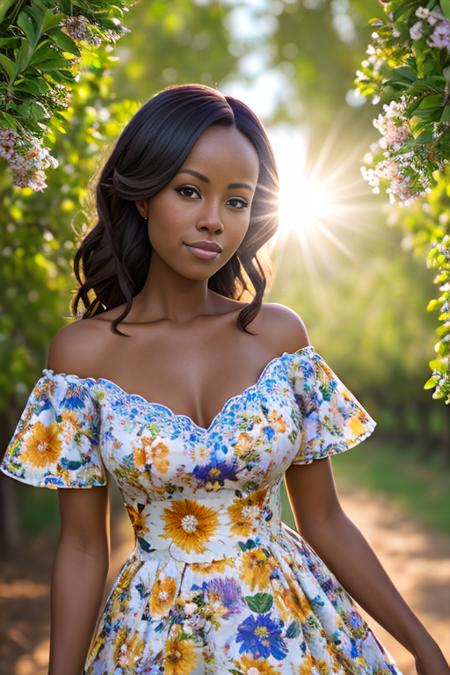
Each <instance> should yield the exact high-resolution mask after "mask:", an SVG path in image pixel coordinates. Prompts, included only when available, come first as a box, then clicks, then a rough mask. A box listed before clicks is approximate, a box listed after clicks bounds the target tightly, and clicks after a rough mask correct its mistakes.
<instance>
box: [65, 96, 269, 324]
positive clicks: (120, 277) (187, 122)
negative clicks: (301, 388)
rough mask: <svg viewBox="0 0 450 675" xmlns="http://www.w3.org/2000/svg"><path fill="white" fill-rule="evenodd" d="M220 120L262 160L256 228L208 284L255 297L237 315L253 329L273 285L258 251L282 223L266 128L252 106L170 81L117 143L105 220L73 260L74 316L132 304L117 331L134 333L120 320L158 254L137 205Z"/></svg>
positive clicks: (253, 215)
mask: <svg viewBox="0 0 450 675" xmlns="http://www.w3.org/2000/svg"><path fill="white" fill-rule="evenodd" d="M213 124H222V125H226V126H232V127H235V128H236V129H238V130H239V131H240V132H241V133H242V134H244V135H245V136H246V137H247V138H248V139H249V140H250V142H251V143H252V144H253V146H254V148H255V149H256V152H257V153H258V157H259V175H258V181H257V186H256V190H255V194H254V197H253V202H252V206H251V211H250V223H249V227H248V230H247V232H246V234H245V237H244V238H243V240H242V242H241V244H240V246H239V248H238V249H237V251H236V252H235V254H234V255H233V256H232V257H231V258H230V259H229V260H228V261H227V262H226V263H225V265H224V266H223V267H222V268H221V269H219V270H218V271H217V272H216V273H215V274H213V275H212V276H211V277H210V278H209V279H208V288H210V289H211V290H213V291H216V292H217V293H220V294H221V295H224V296H226V297H229V298H233V299H239V298H241V297H242V294H243V293H244V292H245V291H247V292H248V293H250V295H251V296H253V297H252V301H251V302H250V303H249V304H247V305H246V306H245V307H244V308H243V309H242V310H241V311H240V313H239V315H238V317H237V324H238V326H239V328H240V329H241V330H244V331H245V332H247V333H250V331H248V330H247V329H246V326H247V324H248V323H250V322H251V321H252V319H253V318H254V317H255V316H256V314H257V313H258V312H259V309H260V307H261V304H262V299H263V296H264V291H265V288H266V283H267V278H266V273H265V272H266V271H267V270H265V269H264V265H263V264H261V262H260V260H259V259H258V256H257V253H258V251H259V249H260V248H261V247H262V246H263V245H264V244H265V243H266V242H267V241H268V240H269V239H270V238H271V237H272V236H273V234H274V233H275V232H276V230H277V227H278V213H277V196H278V172H277V168H276V162H275V158H274V154H273V151H272V148H271V145H270V142H269V139H268V138H267V135H266V132H265V130H264V127H263V125H262V123H261V122H260V120H259V119H258V117H257V116H256V115H255V113H253V112H252V110H250V108H249V107H248V106H246V105H245V104H244V103H243V102H242V101H240V100H239V99H237V98H234V97H232V96H224V95H223V94H222V93H221V92H219V91H218V90H217V89H214V88H212V87H208V86H206V85H203V84H196V83H193V84H182V85H170V86H168V87H166V88H165V89H162V90H161V91H159V92H158V93H157V94H155V95H154V96H152V98H150V99H149V100H148V101H147V102H146V103H145V104H144V105H143V106H142V107H141V108H140V109H139V110H138V111H137V112H136V113H135V114H134V116H133V117H132V118H131V120H130V121H129V122H128V123H127V125H126V126H125V127H124V129H123V130H122V132H121V134H120V136H119V137H118V139H117V141H116V142H115V145H114V147H113V149H112V151H111V153H110V155H109V157H108V158H107V160H106V162H105V164H104V166H103V168H102V169H101V171H100V174H99V177H98V180H97V182H96V186H95V203H96V210H97V214H98V220H97V223H96V224H95V226H94V227H92V229H91V230H90V231H89V232H88V233H87V234H86V236H85V237H84V238H83V239H82V241H81V244H80V246H79V248H78V250H77V251H76V253H75V256H74V260H73V266H74V273H75V277H76V279H77V281H78V283H79V287H78V289H77V291H76V294H75V296H74V298H73V299H72V302H71V307H70V309H71V312H72V314H73V315H74V316H76V317H77V318H81V319H86V318H89V317H92V316H96V315H98V314H101V313H102V312H105V311H107V310H108V309H112V308H114V307H117V306H118V305H120V304H123V303H126V306H125V308H124V310H123V311H122V313H121V314H120V316H118V317H116V318H115V319H114V320H113V321H112V326H111V329H112V331H113V332H115V333H116V334H118V335H123V336H125V337H129V336H128V335H127V334H125V333H122V332H121V331H120V330H118V328H117V324H118V323H120V322H121V321H122V320H123V319H124V318H125V317H126V316H127V314H128V313H129V311H130V309H131V305H132V298H133V297H134V296H135V295H136V294H137V293H139V291H140V290H141V289H142V288H143V286H144V283H145V280H146V277H147V274H148V269H149V264H150V258H151V253H152V247H151V244H150V242H149V239H148V232H147V221H146V220H145V218H143V217H142V216H141V214H140V213H139V211H138V209H137V207H136V205H135V203H134V202H135V201H137V200H144V199H149V198H151V197H153V196H154V195H155V194H157V193H158V192H159V191H160V190H161V189H162V188H164V187H165V186H166V185H167V184H168V183H169V182H170V181H171V180H172V179H173V177H174V176H175V175H176V174H177V172H178V170H179V169H180V168H181V166H182V164H183V162H184V161H185V159H186V157H187V156H188V155H189V153H190V151H191V149H192V147H193V145H194V143H195V142H196V141H197V139H198V138H199V136H201V134H202V133H203V131H204V130H205V129H207V128H208V127H209V126H211V125H213ZM249 284H251V286H252V288H250V287H249ZM80 302H82V303H83V305H84V310H82V311H80V308H79V303H80ZM250 334H251V333H250Z"/></svg>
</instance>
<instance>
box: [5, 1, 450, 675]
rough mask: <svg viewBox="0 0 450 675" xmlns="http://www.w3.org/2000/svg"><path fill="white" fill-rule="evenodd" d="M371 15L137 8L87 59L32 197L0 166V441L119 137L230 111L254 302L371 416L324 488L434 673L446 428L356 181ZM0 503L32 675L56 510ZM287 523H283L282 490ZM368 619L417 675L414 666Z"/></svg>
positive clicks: (42, 637)
mask: <svg viewBox="0 0 450 675" xmlns="http://www.w3.org/2000/svg"><path fill="white" fill-rule="evenodd" d="M381 11H382V10H381V9H380V4H379V3H378V2H376V1H375V0H303V1H300V0H294V1H288V0H252V1H249V2H243V3H242V2H237V1H225V2H220V3H218V2H214V1H210V0H196V1H195V2H193V1H188V0H172V1H171V2H170V3H168V2H165V1H163V0H152V1H150V2H138V3H136V4H135V5H134V6H133V7H131V8H130V10H129V12H128V15H127V16H126V18H125V20H124V24H125V25H126V27H127V28H128V29H129V32H128V33H126V34H125V35H124V36H123V37H122V38H121V39H120V40H119V41H118V42H117V44H116V46H115V47H114V48H113V49H112V48H111V47H109V48H108V47H105V46H101V47H99V48H98V49H96V50H93V51H91V53H90V54H85V55H84V57H83V58H84V59H85V63H84V68H83V69H82V72H81V74H80V78H79V81H78V83H77V86H76V87H75V89H74V91H73V97H72V100H71V107H70V115H71V118H70V129H69V131H68V132H67V133H64V134H63V133H61V134H60V135H59V136H58V137H57V138H56V139H55V143H54V147H53V149H52V154H53V156H55V157H57V158H58V161H59V167H58V169H56V170H49V171H48V175H47V183H48V187H47V189H46V190H44V191H42V192H39V193H36V192H33V191H32V190H31V189H29V188H28V189H18V188H13V187H12V185H11V176H10V174H9V171H8V168H7V165H6V164H5V163H3V164H2V166H0V193H1V199H2V204H3V205H4V207H3V209H2V211H1V213H0V230H1V232H0V258H1V272H0V275H1V277H0V278H1V286H2V290H1V296H0V320H1V327H2V330H1V338H2V339H1V341H0V362H1V368H0V421H1V422H0V446H1V447H2V449H4V448H5V447H6V445H7V443H8V440H9V438H10V436H11V434H12V432H13V429H14V427H15V425H16V423H17V421H18V417H19V415H20V413H21V410H22V409H23V406H24V404H25V402H26V398H27V396H28V394H29V392H30V390H31V388H32V386H33V385H34V383H35V382H36V380H37V379H38V377H39V375H40V371H41V369H42V368H43V367H45V365H46V355H47V348H48V343H49V340H50V339H51V337H52V335H53V334H54V333H55V332H56V330H57V329H58V328H59V327H60V326H61V325H63V324H64V323H65V322H67V321H69V320H70V316H69V301H70V298H71V293H72V291H73V289H74V287H75V281H74V278H73V275H72V272H71V259H72V256H73V254H74V251H75V243H74V240H75V234H76V233H77V232H79V231H80V228H81V227H82V225H83V223H84V221H85V213H86V211H87V210H88V209H91V208H92V197H91V195H90V193H89V186H90V184H91V183H92V181H93V178H94V177H95V174H96V172H97V171H98V168H99V166H100V164H101V162H102V161H103V160H104V158H105V157H106V156H107V154H108V150H109V148H110V147H111V145H112V144H113V143H114V141H115V139H116V138H117V135H118V134H119V133H120V131H121V129H122V128H123V126H124V125H125V124H126V122H127V121H128V120H129V118H130V117H131V116H132V114H133V113H134V112H135V111H136V110H137V109H138V108H139V107H140V105H142V104H143V103H144V102H145V101H146V100H148V98H150V97H151V96H152V95H153V94H154V93H156V92H157V91H158V90H160V89H161V88H163V87H165V86H166V85H168V84H174V83H188V82H202V83H205V84H208V85H211V86H214V87H217V88H218V89H220V90H221V91H222V92H223V93H224V94H227V95H228V94H229V95H233V96H237V97H239V98H242V99H243V100H244V101H245V102H246V103H247V104H248V105H250V106H251V107H252V108H253V109H254V110H255V112H256V113H257V114H258V115H259V116H260V118H261V120H262V121H263V123H264V125H265V127H266V130H267V132H268V134H269V137H270V139H271V141H272V143H273V147H274V151H275V154H276V157H277V162H278V167H279V173H280V179H281V195H280V228H279V233H278V235H277V237H276V240H274V241H273V242H272V244H271V246H270V247H269V248H270V254H271V257H272V280H271V285H270V288H269V290H268V293H267V297H266V300H267V301H274V302H280V303H284V304H287V305H288V306H290V307H292V308H293V309H295V310H296V311H297V312H298V313H299V314H300V315H301V316H302V318H303V319H304V321H305V324H306V326H307V328H308V332H309V336H310V340H311V342H312V344H314V345H315V347H316V349H317V350H318V351H319V352H320V353H321V354H323V356H324V357H325V358H326V360H327V362H328V363H329V364H330V365H331V366H332V368H333V370H334V371H335V372H336V373H337V374H338V375H339V376H340V377H341V379H342V380H343V381H344V382H345V383H346V385H347V386H348V387H349V388H350V390H352V391H353V392H354V393H355V395H356V396H357V397H358V398H359V400H361V402H363V404H364V406H365V407H366V408H367V409H368V411H369V412H370V413H371V414H372V416H373V417H374V418H375V419H376V420H377V422H378V425H377V429H376V431H375V432H374V434H373V435H372V436H371V437H370V438H369V439H367V440H366V441H364V443H363V444H361V445H359V446H357V447H355V448H354V449H352V450H351V451H350V452H348V453H344V454H343V455H341V456H338V457H334V458H333V460H332V463H333V468H334V472H335V476H336V482H337V487H338V492H339V494H340V497H341V501H342V504H343V507H344V509H345V510H346V512H347V513H348V515H349V516H350V517H351V518H352V519H353V521H354V522H355V523H356V524H357V526H358V527H360V529H361V531H362V532H363V534H364V535H365V536H366V538H367V539H368V541H369V543H370V544H371V545H372V547H373V548H374V550H375V552H376V554H377V555H378V557H379V558H380V560H381V561H382V563H383V564H384V566H385V568H386V569H387V571H388V573H389V574H390V575H391V577H392V579H393V581H394V583H396V585H397V586H398V588H399V590H400V591H401V593H402V594H403V595H404V597H405V599H406V600H407V601H408V603H409V604H410V605H411V607H412V608H413V610H414V611H415V612H416V613H417V615H418V616H419V618H420V619H421V620H422V621H423V623H424V624H425V625H426V626H427V628H428V630H429V631H430V632H431V633H432V635H433V636H434V637H435V639H436V640H437V641H438V643H439V644H440V645H441V647H442V649H443V650H444V651H445V650H447V651H445V653H446V656H447V658H450V646H449V643H448V636H449V635H450V583H449V582H450V500H449V494H450V491H449V488H450V471H449V461H450V435H449V415H448V407H446V406H445V405H444V403H443V402H442V401H436V400H433V399H432V396H431V393H430V391H426V390H424V388H423V384H424V382H425V381H426V380H427V379H428V377H429V375H430V372H429V367H428V360H429V359H430V358H431V357H432V354H433V345H434V343H435V340H436V336H435V334H434V329H435V318H434V317H432V316H430V314H429V313H427V312H426V309H425V308H426V305H427V303H428V300H429V298H430V297H431V296H432V295H433V293H434V287H433V278H432V276H433V275H432V271H431V270H430V269H427V267H426V265H425V262H424V258H423V256H420V255H417V254H416V252H415V251H414V250H413V247H412V244H411V237H410V236H408V234H407V233H406V232H405V231H404V230H402V228H400V227H399V226H398V219H397V217H396V215H395V212H394V208H393V207H391V206H389V205H388V203H387V199H386V198H385V197H383V196H382V195H378V196H376V195H373V194H372V193H371V191H370V188H369V187H368V185H367V183H365V182H364V180H363V179H362V178H361V174H360V166H361V164H362V161H363V156H364V153H365V152H367V149H368V147H369V145H370V143H372V142H373V141H374V140H375V139H376V138H377V137H378V134H377V132H376V130H375V129H374V127H373V124H372V121H373V118H374V117H375V115H376V112H377V111H376V110H375V109H374V106H373V105H372V104H371V102H370V101H369V100H367V99H365V98H363V97H361V96H359V95H358V94H357V92H356V91H355V86H354V78H355V71H356V69H357V68H358V66H359V64H360V62H361V60H362V59H363V58H364V55H365V50H366V47H367V44H368V42H369V39H370V34H371V32H372V28H371V27H370V26H369V24H368V20H369V19H370V18H371V17H372V16H376V15H377V14H378V15H379V14H380V12H381ZM419 213H420V212H419ZM419 217H420V216H419ZM0 498H1V502H0V503H1V512H0V514H1V520H2V551H3V554H4V555H3V561H2V567H1V578H0V610H1V612H0V616H1V619H0V635H1V636H2V637H1V646H0V672H2V673H11V674H12V673H14V674H15V675H28V674H31V673H32V674H33V675H37V674H40V673H46V672H47V660H48V635H49V619H50V616H49V581H50V572H51V565H52V557H53V553H54V549H55V544H56V538H57V534H58V510H57V495H56V493H55V492H54V491H51V490H37V489H33V488H30V487H28V486H26V485H22V484H18V483H16V482H15V481H12V480H10V479H7V478H6V477H4V476H2V477H1V479H0ZM111 501H112V514H111V531H112V564H111V570H110V575H109V580H108V584H107V589H106V592H107V590H108V588H109V586H110V584H111V582H112V580H113V579H114V577H115V576H116V574H117V572H118V570H119V568H120V566H121V564H122V562H123V561H124V560H125V558H126V557H127V555H128V554H129V552H130V551H131V549H132V547H133V541H132V532H131V527H130V525H129V523H128V520H127V515H126V513H125V510H124V508H123V505H122V504H121V499H120V495H119V494H118V493H117V491H116V490H115V488H114V487H113V486H112V487H111ZM283 519H284V520H285V522H287V524H288V525H290V526H291V527H295V525H294V521H293V518H292V514H291V512H290V508H289V504H288V501H287V498H286V494H285V493H283ZM366 616H367V615H366ZM367 618H368V620H369V623H370V625H371V626H373V628H374V630H375V631H376V634H377V636H379V638H380V639H381V641H382V642H383V643H384V644H385V645H386V646H387V647H388V649H389V650H390V651H391V653H392V654H393V656H394V657H395V658H396V659H397V661H398V665H399V667H400V668H401V669H402V670H403V672H404V673H405V674H408V673H414V672H415V670H414V668H413V659H412V657H411V655H410V654H408V652H406V650H405V649H404V648H403V647H402V646H401V645H400V644H399V643H397V642H396V641H395V640H394V639H393V638H391V637H390V636H389V635H387V634H386V633H385V632H384V631H383V629H382V628H381V627H380V626H379V625H378V624H377V623H376V622H375V621H374V620H373V619H371V618H369V617H367Z"/></svg>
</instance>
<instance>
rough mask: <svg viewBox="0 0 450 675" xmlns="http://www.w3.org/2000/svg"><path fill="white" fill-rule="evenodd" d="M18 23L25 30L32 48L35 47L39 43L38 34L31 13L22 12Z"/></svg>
mask: <svg viewBox="0 0 450 675" xmlns="http://www.w3.org/2000/svg"><path fill="white" fill-rule="evenodd" d="M17 25H18V26H19V28H21V29H22V30H23V32H24V33H25V37H26V38H27V40H28V42H29V43H30V46H31V48H32V49H34V47H35V46H36V43H37V36H36V31H35V29H34V24H33V20H32V19H31V17H30V15H29V14H27V12H20V14H19V16H18V18H17Z"/></svg>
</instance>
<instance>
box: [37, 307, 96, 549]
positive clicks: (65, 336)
mask: <svg viewBox="0 0 450 675" xmlns="http://www.w3.org/2000/svg"><path fill="white" fill-rule="evenodd" d="M98 343H99V334H98V325H97V322H91V321H89V320H79V321H75V322H73V323H70V324H67V325H66V326H63V327H62V328H61V329H60V330H59V331H58V332H57V333H56V334H55V335H54V337H53V339H52V340H51V342H50V345H49V350H48V357H47V363H48V367H49V368H51V369H52V370H54V371H56V372H62V373H69V374H75V375H79V376H80V377H92V376H93V374H94V371H93V367H94V363H95V358H96V351H97V348H96V345H97V344H98ZM58 498H59V512H60V532H61V535H60V536H61V538H62V539H64V542H66V543H67V542H69V543H70V544H71V545H73V546H76V547H77V548H79V549H82V550H89V551H98V552H102V553H104V552H105V551H108V550H109V495H108V487H107V485H105V486H95V487H91V488H90V489H84V488H79V489H77V488H72V489H70V490H67V489H59V490H58Z"/></svg>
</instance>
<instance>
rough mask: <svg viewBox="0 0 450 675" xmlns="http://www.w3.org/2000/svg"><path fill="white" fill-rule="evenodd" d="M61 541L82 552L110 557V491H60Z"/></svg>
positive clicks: (93, 488)
mask: <svg viewBox="0 0 450 675" xmlns="http://www.w3.org/2000/svg"><path fill="white" fill-rule="evenodd" d="M58 497H59V513H60V538H61V540H63V541H64V543H66V544H67V543H68V544H70V545H71V546H73V547H75V548H77V549H80V550H82V551H88V552H95V553H98V554H99V555H100V554H102V555H106V554H107V555H109V495H108V488H107V486H105V487H92V488H90V489H89V490H84V489H83V488H80V489H71V490H58Z"/></svg>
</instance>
